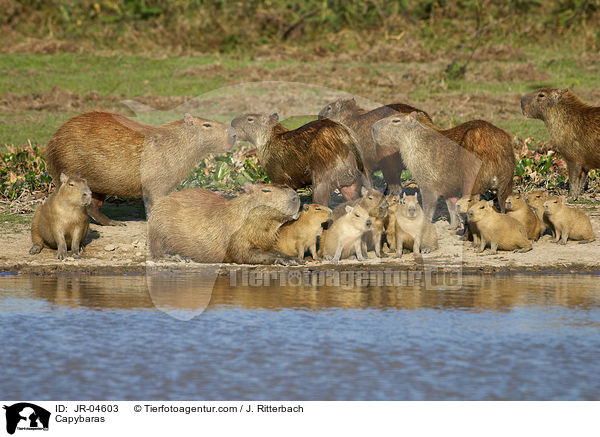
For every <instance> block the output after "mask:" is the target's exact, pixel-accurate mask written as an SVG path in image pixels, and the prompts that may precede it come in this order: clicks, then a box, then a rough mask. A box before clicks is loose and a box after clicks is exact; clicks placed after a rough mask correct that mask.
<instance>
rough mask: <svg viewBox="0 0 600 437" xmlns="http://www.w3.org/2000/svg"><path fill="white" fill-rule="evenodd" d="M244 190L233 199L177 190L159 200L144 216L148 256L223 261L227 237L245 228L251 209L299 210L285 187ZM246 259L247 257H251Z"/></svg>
mask: <svg viewBox="0 0 600 437" xmlns="http://www.w3.org/2000/svg"><path fill="white" fill-rule="evenodd" d="M245 189H246V192H245V193H243V194H240V195H239V196H238V197H235V198H233V199H226V198H224V197H221V196H219V195H218V194H215V193H213V192H212V191H208V190H203V189H201V188H189V189H186V190H182V191H177V192H174V193H171V194H169V195H168V196H165V197H162V198H161V199H159V200H158V201H157V202H156V203H155V204H154V207H153V208H152V210H151V211H150V216H149V217H148V241H149V245H150V253H151V255H152V256H153V257H154V258H159V257H163V256H167V255H180V256H183V257H187V258H191V259H192V260H194V261H197V262H202V263H219V262H223V260H225V257H226V251H227V248H228V246H229V240H230V239H231V236H232V235H233V234H234V233H235V232H237V231H238V230H239V229H241V228H242V226H244V225H245V224H246V225H247V223H246V218H247V217H248V214H249V213H250V212H251V211H252V210H253V209H254V208H256V207H258V206H262V205H264V206H270V207H272V208H275V209H277V210H279V211H281V212H282V213H283V214H286V215H291V216H293V215H294V214H296V213H297V211H298V208H299V207H300V199H299V197H298V194H297V193H296V192H295V191H294V190H292V189H291V188H288V187H283V186H278V185H266V184H254V185H252V184H246V186H245ZM255 225H256V226H261V225H262V223H256V224H255ZM254 243H255V242H254ZM247 255H248V258H247V259H250V258H252V255H251V254H247ZM238 256H239V258H238V259H239V261H238V262H244V261H245V258H244V256H243V254H239V255H238Z"/></svg>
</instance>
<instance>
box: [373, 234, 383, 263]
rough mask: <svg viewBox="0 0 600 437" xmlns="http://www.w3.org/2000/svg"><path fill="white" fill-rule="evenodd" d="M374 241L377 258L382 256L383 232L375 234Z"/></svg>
mask: <svg viewBox="0 0 600 437" xmlns="http://www.w3.org/2000/svg"><path fill="white" fill-rule="evenodd" d="M373 243H374V244H375V255H377V258H381V233H380V232H378V233H377V234H375V235H373Z"/></svg>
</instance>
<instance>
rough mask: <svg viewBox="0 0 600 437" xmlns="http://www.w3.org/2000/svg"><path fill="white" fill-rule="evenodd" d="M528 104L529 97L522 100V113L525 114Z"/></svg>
mask: <svg viewBox="0 0 600 437" xmlns="http://www.w3.org/2000/svg"><path fill="white" fill-rule="evenodd" d="M526 104H527V96H523V97H522V98H521V112H522V113H523V114H525V105H526Z"/></svg>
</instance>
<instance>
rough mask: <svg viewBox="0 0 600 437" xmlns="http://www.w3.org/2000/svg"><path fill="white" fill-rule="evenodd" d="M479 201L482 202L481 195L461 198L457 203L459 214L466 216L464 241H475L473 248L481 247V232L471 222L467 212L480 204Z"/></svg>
mask: <svg viewBox="0 0 600 437" xmlns="http://www.w3.org/2000/svg"><path fill="white" fill-rule="evenodd" d="M479 200H481V196H480V195H479V194H475V195H473V196H468V197H461V198H460V199H458V201H457V202H456V207H457V208H458V213H459V214H461V215H462V214H464V216H465V232H464V234H463V240H464V241H468V240H469V239H471V240H473V246H478V245H479V231H478V230H477V225H476V224H475V223H473V222H470V221H469V217H468V216H467V212H468V211H469V208H471V207H472V206H473V205H475V204H476V203H477V202H479Z"/></svg>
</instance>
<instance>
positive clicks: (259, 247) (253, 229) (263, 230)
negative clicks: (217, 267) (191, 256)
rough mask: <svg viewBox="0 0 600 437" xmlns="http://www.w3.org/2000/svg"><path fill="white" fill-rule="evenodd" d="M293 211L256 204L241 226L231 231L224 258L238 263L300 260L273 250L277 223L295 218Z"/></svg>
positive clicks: (286, 262) (278, 225)
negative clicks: (283, 210)
mask: <svg viewBox="0 0 600 437" xmlns="http://www.w3.org/2000/svg"><path fill="white" fill-rule="evenodd" d="M290 212H292V213H293V214H294V215H295V214H296V213H297V209H296V211H292V210H290V211H288V212H282V211H280V210H279V209H277V208H273V207H272V206H267V205H259V206H256V207H254V208H252V210H251V211H250V212H249V213H248V215H246V219H245V220H244V223H242V227H241V228H239V229H238V230H237V231H235V232H234V233H233V235H232V236H231V239H230V240H229V244H228V245H227V250H226V252H225V259H224V262H227V263H238V264H298V262H299V261H300V260H298V259H296V258H294V257H292V256H288V255H286V254H285V253H282V252H280V251H278V250H275V246H276V244H277V238H278V231H279V228H280V227H281V225H282V224H283V223H285V222H288V221H290V220H292V219H293V218H295V217H294V216H293V215H290V214H289V213H290Z"/></svg>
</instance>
